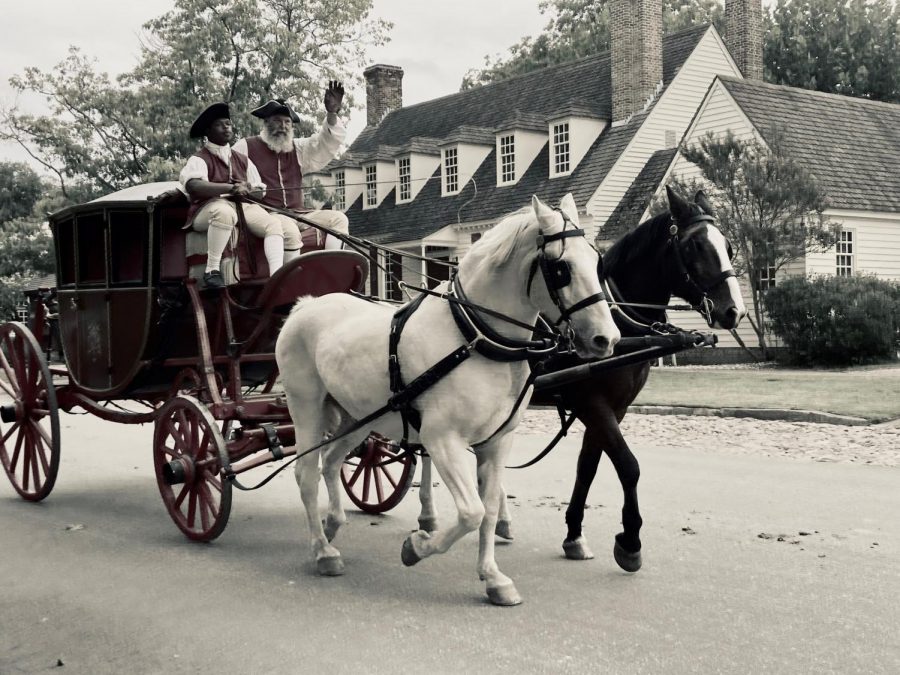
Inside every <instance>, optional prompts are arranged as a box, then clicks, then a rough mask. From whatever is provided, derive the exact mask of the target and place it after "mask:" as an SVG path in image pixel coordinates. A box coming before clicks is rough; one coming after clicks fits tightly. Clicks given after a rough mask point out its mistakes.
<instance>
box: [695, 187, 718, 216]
mask: <svg viewBox="0 0 900 675" xmlns="http://www.w3.org/2000/svg"><path fill="white" fill-rule="evenodd" d="M694 201H695V202H697V206H699V207H700V208H701V209H703V211H704V212H705V213H707V214H708V215H710V216H712V217H713V218H715V217H716V207H714V206H713V205H712V204H710V202H709V197H707V196H706V193H705V192H704V191H703V190H697V194H696V195H694Z"/></svg>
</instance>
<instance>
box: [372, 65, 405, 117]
mask: <svg viewBox="0 0 900 675" xmlns="http://www.w3.org/2000/svg"><path fill="white" fill-rule="evenodd" d="M363 76H364V77H365V78H366V125H367V126H370V127H377V126H378V124H379V122H381V120H382V119H384V116H385V115H387V114H388V113H389V112H390V111H391V110H397V109H398V108H402V107H403V68H401V67H400V66H385V65H383V64H378V65H375V66H369V67H368V68H366V69H365V71H363Z"/></svg>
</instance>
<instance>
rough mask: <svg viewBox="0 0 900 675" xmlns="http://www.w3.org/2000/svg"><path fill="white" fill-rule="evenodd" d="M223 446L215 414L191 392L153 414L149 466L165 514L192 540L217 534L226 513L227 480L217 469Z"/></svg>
mask: <svg viewBox="0 0 900 675" xmlns="http://www.w3.org/2000/svg"><path fill="white" fill-rule="evenodd" d="M227 458H228V455H227V449H226V446H225V440H224V439H223V438H222V432H221V431H219V426H218V423H217V422H216V420H215V418H214V417H213V416H212V414H211V413H210V412H209V410H207V409H206V407H205V406H204V405H203V404H202V403H200V401H198V400H197V399H196V398H194V397H193V396H178V397H176V398H174V399H172V400H171V401H169V402H168V403H166V404H165V405H164V406H163V407H162V409H161V410H160V411H159V414H158V415H157V417H156V427H155V429H154V431H153V465H154V466H155V468H156V482H157V484H158V485H159V492H160V494H161V495H162V498H163V502H164V503H165V505H166V509H167V510H168V511H169V515H170V516H171V517H172V520H174V521H175V524H176V525H177V526H178V528H179V529H180V530H181V531H182V532H184V533H185V534H186V535H187V537H188V538H189V539H193V540H194V541H211V540H213V539H215V538H216V537H218V536H219V535H220V534H222V531H223V530H224V529H225V525H226V524H227V523H228V516H229V514H230V513H231V483H229V482H228V481H227V480H223V479H222V475H221V472H220V469H221V467H222V464H223V463H224V462H225V461H227Z"/></svg>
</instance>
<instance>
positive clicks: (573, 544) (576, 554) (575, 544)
mask: <svg viewBox="0 0 900 675" xmlns="http://www.w3.org/2000/svg"><path fill="white" fill-rule="evenodd" d="M616 546H617V547H618V544H616ZM563 553H565V554H566V557H567V558H568V559H569V560H591V559H593V557H594V553H593V552H592V551H591V549H589V548H588V545H587V539H585V538H584V537H583V536H582V537H578V538H577V539H566V540H565V541H564V542H563Z"/></svg>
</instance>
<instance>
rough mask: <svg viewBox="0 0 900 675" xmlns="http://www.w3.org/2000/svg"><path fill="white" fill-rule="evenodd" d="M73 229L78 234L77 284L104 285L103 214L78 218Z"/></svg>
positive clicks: (104, 241) (104, 245) (104, 239)
mask: <svg viewBox="0 0 900 675" xmlns="http://www.w3.org/2000/svg"><path fill="white" fill-rule="evenodd" d="M75 229H76V232H77V233H78V283H79V284H98V283H99V284H102V283H105V282H106V227H105V223H104V222H103V214H102V213H96V214H92V215H88V216H79V217H78V220H77V221H76V222H75Z"/></svg>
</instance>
